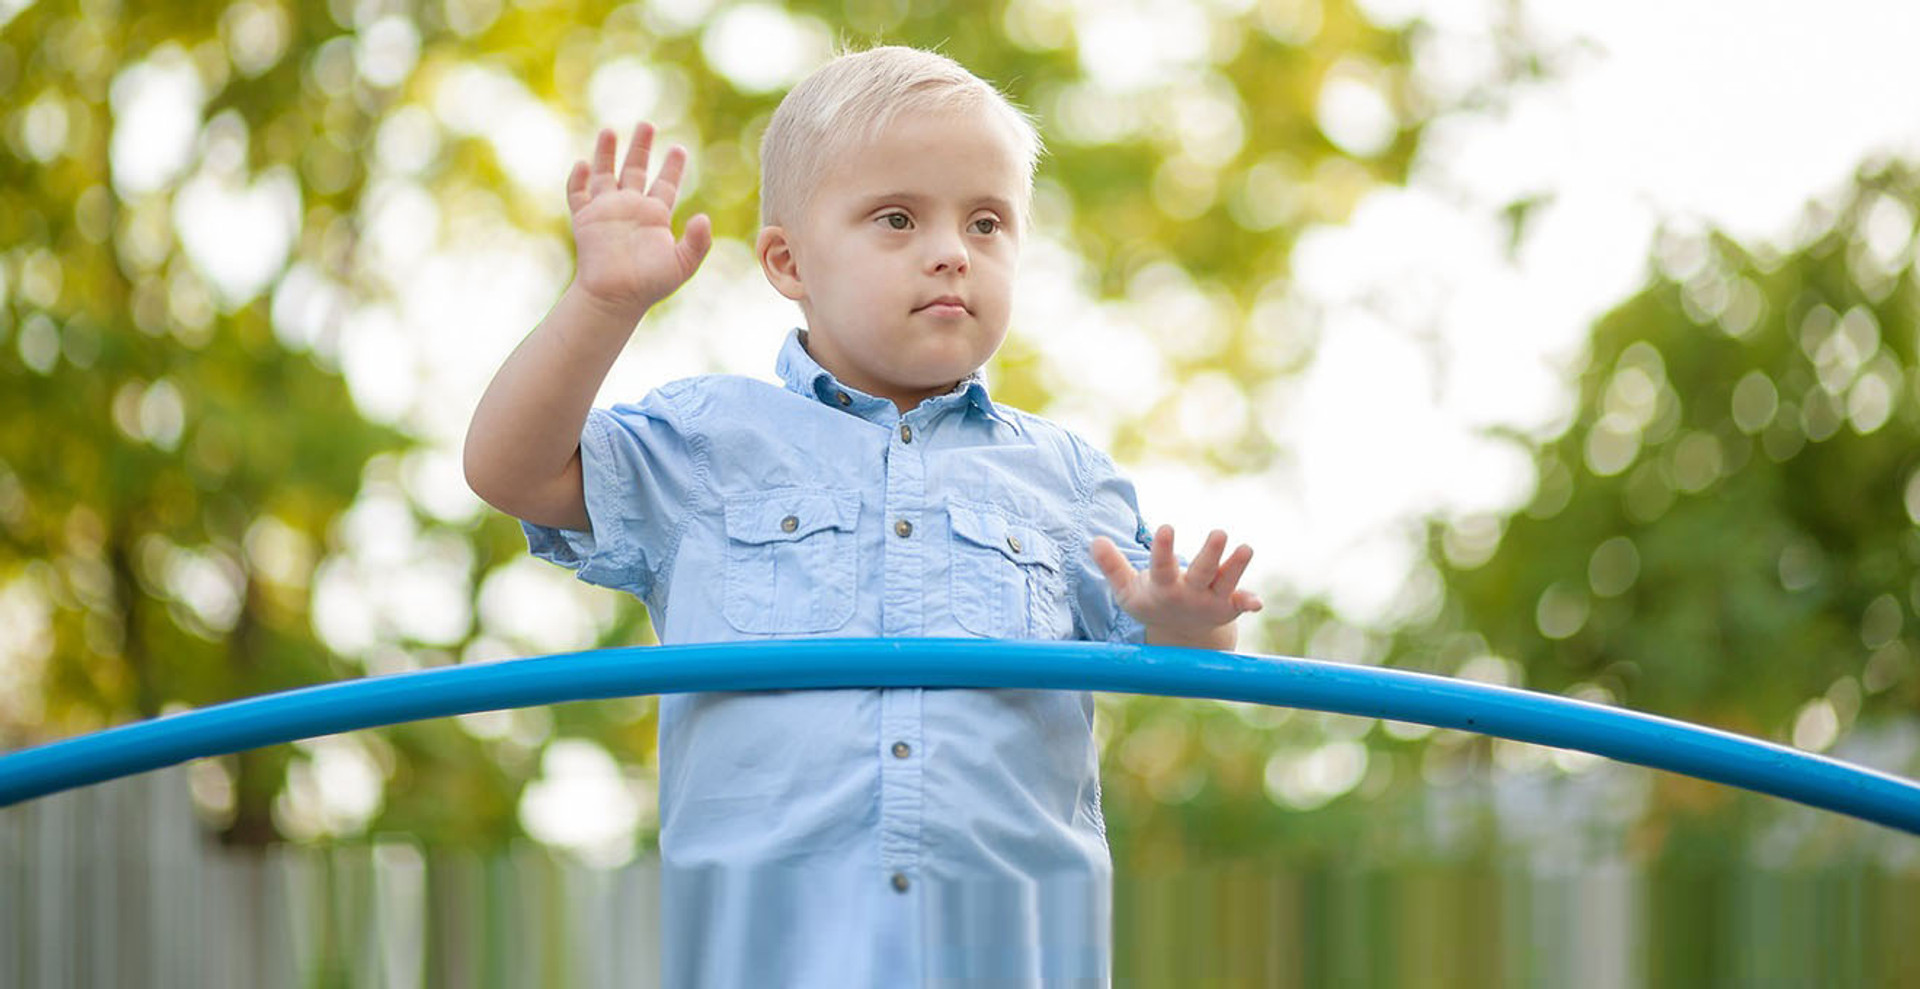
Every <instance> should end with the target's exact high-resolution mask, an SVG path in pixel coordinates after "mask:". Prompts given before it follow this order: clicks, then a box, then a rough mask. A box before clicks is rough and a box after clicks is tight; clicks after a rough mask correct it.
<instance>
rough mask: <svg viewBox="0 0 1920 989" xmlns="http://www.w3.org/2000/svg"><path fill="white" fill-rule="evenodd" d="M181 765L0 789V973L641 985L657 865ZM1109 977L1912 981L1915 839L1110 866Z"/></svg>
mask: <svg viewBox="0 0 1920 989" xmlns="http://www.w3.org/2000/svg"><path fill="white" fill-rule="evenodd" d="M188 794H189V790H188V784H187V772H186V770H185V769H184V768H183V767H175V768H172V769H167V770H162V771H158V772H154V773H148V774H145V775H141V776H135V777H129V778H126V779H122V780H117V781H114V782H111V783H106V784H101V785H97V786H91V787H85V788H82V789H79V790H74V791H71V792H67V793H62V794H57V795H54V796H50V797H46V798H43V799H40V800H34V801H29V802H27V803H24V804H19V805H16V806H13V807H9V808H6V809H4V810H0V989H16V987H18V989H93V987H115V989H118V987H123V986H140V987H148V986H151V987H158V989H174V987H179V989H229V987H231V989H275V987H281V986H288V987H301V989H306V987H335V986H342V987H344V986H352V987H355V989H359V987H369V989H425V987H429V986H431V987H440V986H456V987H463V989H464V987H477V989H484V987H499V989H517V987H520V986H543V987H554V989H569V987H580V989H616V987H617V989H657V987H658V985H659V973H658V957H659V949H660V937H659V930H660V903H659V896H660V876H659V866H658V862H657V861H656V860H655V859H653V858H651V857H645V856H643V857H640V858H636V859H635V860H633V861H631V862H628V863H627V864H625V865H623V866H620V867H619V868H611V869H609V868H597V867H594V866H591V865H587V864H584V863H582V862H580V861H577V860H574V859H572V858H569V857H567V856H564V855H559V854H556V853H552V852H550V851H548V850H546V849H543V848H541V847H539V846H535V845H531V844H523V845H520V846H516V847H514V848H513V849H511V850H509V851H507V852H505V853H502V854H496V855H485V856H482V855H478V854H475V853H472V852H468V851H462V850H457V849H428V848H423V847H421V846H419V845H418V844H416V843H414V842H413V841H412V840H411V839H408V838H405V837H400V836H381V837H377V838H375V839H374V840H372V841H371V842H362V843H357V844H353V845H343V846H337V847H330V848H312V847H302V846H276V847H273V848H269V849H266V850H258V849H248V850H236V849H230V848H225V847H222V846H221V845H220V844H219V843H218V842H217V841H215V840H213V839H212V838H211V837H210V836H209V835H208V834H207V832H206V829H205V828H204V827H203V826H202V825H201V823H200V822H199V821H198V820H197V818H196V817H195V814H194V810H193V807H192V804H191V800H190V797H189V795H188ZM1114 905H1115V914H1114V917H1115V928H1116V930H1115V934H1114V945H1115V974H1116V976H1117V979H1116V985H1121V984H1125V985H1134V986H1143V987H1144V986H1184V985H1193V984H1201V983H1204V984H1208V985H1219V986H1260V987H1286V986H1316V985H1329V984H1340V985H1350V986H1391V987H1398V986H1420V987H1430V986H1440V987H1447V986H1463V987H1464V986H1472V987H1475V989H1484V987H1491V986H1504V985H1511V986H1534V985H1554V986H1569V987H1582V989H1584V987H1591V989H1613V987H1619V986H1633V985H1648V984H1659V985H1706V984H1748V983H1751V982H1753V981H1754V980H1764V979H1767V978H1774V979H1785V980H1786V981H1785V983H1783V984H1796V985H1813V984H1824V985H1874V986H1894V987H1907V989H1920V953H1915V952H1913V951H1912V950H1911V940H1912V932H1913V931H1915V930H1920V862H1916V861H1915V860H1914V859H1909V860H1908V862H1907V864H1906V865H1904V866H1902V865H1899V864H1886V865H1884V866H1881V867H1874V868H1869V867H1866V866H1864V865H1862V864H1861V863H1860V862H1858V861H1855V862H1853V864H1842V865H1840V866H1838V867H1821V866H1818V865H1817V864H1810V865H1809V867H1808V868H1807V869H1806V870H1805V871H1804V872H1787V871H1782V870H1780V869H1778V868H1774V869H1767V868H1761V867H1759V866H1753V867H1749V868H1744V869H1739V870H1735V871H1732V872H1728V871H1725V870H1721V871H1715V870H1710V869H1709V870H1702V871H1700V873H1699V874H1697V875H1695V874H1687V873H1681V874H1661V873H1649V872H1648V871H1647V870H1645V869H1643V868H1641V867H1638V866H1635V865H1633V864H1631V863H1629V862H1626V861H1624V860H1615V859H1607V858H1604V857H1601V858H1598V859H1593V858H1583V856H1581V855H1575V854H1569V855H1566V856H1562V857H1556V858H1551V859H1538V858H1536V859H1533V860H1531V861H1530V860H1529V859H1528V857H1527V856H1524V855H1516V856H1514V857H1513V858H1512V859H1511V860H1510V861H1505V862H1501V863H1497V864H1486V863H1481V864H1477V865H1476V864H1469V863H1464V862H1433V863H1414V862H1396V863H1391V864H1377V863H1367V862H1323V863H1281V864H1276V865H1274V866H1272V867H1271V868H1266V867H1250V866H1244V865H1237V866H1230V867H1220V866H1211V867H1203V868H1194V869H1188V870H1183V871H1180V872H1176V873H1172V874H1166V875H1160V876H1138V875H1128V874H1125V873H1122V874H1120V875H1118V876H1117V877H1116V880H1115V890H1114Z"/></svg>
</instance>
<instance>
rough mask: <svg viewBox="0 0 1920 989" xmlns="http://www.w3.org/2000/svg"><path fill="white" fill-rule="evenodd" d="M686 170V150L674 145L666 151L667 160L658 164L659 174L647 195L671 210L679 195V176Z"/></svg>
mask: <svg viewBox="0 0 1920 989" xmlns="http://www.w3.org/2000/svg"><path fill="white" fill-rule="evenodd" d="M686 170H687V149H686V148H683V147H681V146H680V145H678V144H676V145H674V146H673V147H671V148H668V149H667V160H666V161H663V162H661V163H660V174H659V175H658V176H655V177H654V180H653V186H652V187H651V188H649V189H648V190H647V195H649V196H652V197H653V198H655V199H658V200H660V201H661V202H663V203H666V204H667V208H668V209H672V208H673V201H674V199H675V198H677V197H678V196H679V195H680V176H681V175H683V174H685V172H686Z"/></svg>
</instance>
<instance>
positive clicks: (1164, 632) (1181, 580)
mask: <svg viewBox="0 0 1920 989" xmlns="http://www.w3.org/2000/svg"><path fill="white" fill-rule="evenodd" d="M1226 548H1227V534H1226V533H1225V532H1223V531H1221V530H1219V529H1215V530H1213V533H1212V534H1211V535H1209V536H1207V541H1206V543H1205V544H1204V545H1202V546H1201V547H1200V553H1199V554H1198V555H1197V556H1195V557H1194V558H1193V561H1192V562H1191V563H1189V564H1188V565H1187V569H1186V572H1185V573H1182V572H1181V571H1180V561H1179V560H1177V559H1175V558H1174V555H1173V526H1170V525H1163V526H1161V527H1160V530H1159V531H1158V532H1156V533H1155V534H1154V537H1153V555H1152V557H1151V559H1150V561H1149V564H1148V567H1147V569H1145V570H1135V569H1134V568H1133V565H1132V564H1130V563H1128V562H1127V558H1126V557H1125V556H1123V555H1121V553H1120V549H1119V547H1117V546H1115V545H1114V544H1113V541H1112V540H1110V539H1108V538H1107V537H1105V536H1100V537H1097V538H1095V539H1094V541H1093V545H1092V546H1091V547H1090V549H1091V551H1092V553H1093V562H1094V563H1096V564H1098V565H1099V567H1100V572H1101V573H1103V574H1105V575H1106V578H1107V583H1108V584H1109V585H1111V586H1112V587H1113V596H1114V599H1115V600H1116V601H1118V602H1119V604H1120V607H1121V608H1123V609H1125V610H1126V612H1127V614H1129V615H1132V616H1133V617H1134V618H1136V619H1138V620H1139V621H1140V624H1142V625H1145V626H1146V628H1147V642H1148V643H1150V644H1153V645H1179V646H1193V647H1195V648H1201V649H1231V648H1233V645H1234V642H1235V641H1236V636H1235V633H1234V628H1233V621H1234V619H1236V618H1238V617H1240V616H1241V615H1242V614H1245V613H1247V612H1250V611H1259V610H1260V608H1261V604H1260V596H1259V595H1257V594H1255V593H1253V592H1252V591H1248V590H1241V589H1238V585H1239V583H1240V577H1241V575H1242V574H1244V573H1246V571H1247V563H1248V561H1250V560H1252V559H1253V549H1252V548H1251V547H1248V546H1245V545H1242V546H1241V547H1240V548H1238V549H1236V550H1234V551H1233V555H1232V556H1229V557H1227V559H1226V562H1224V563H1222V562H1221V560H1220V554H1221V553H1222V552H1224V551H1225V550H1226Z"/></svg>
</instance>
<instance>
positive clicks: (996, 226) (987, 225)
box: [971, 216, 1000, 234]
mask: <svg viewBox="0 0 1920 989" xmlns="http://www.w3.org/2000/svg"><path fill="white" fill-rule="evenodd" d="M971 226H972V227H973V232H974V233H977V234H991V233H998V232H999V231H1000V221H999V220H997V219H995V218H994V217H991V216H983V217H981V218H980V219H978V220H975V221H973V223H972V224H971Z"/></svg>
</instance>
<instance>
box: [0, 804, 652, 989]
mask: <svg viewBox="0 0 1920 989" xmlns="http://www.w3.org/2000/svg"><path fill="white" fill-rule="evenodd" d="M204 831H205V829H204V828H203V827H202V826H201V825H200V823H199V822H198V820H197V819H196V817H195V815H194V812H193V808H192V806H191V804H190V797H189V796H188V788H187V777H186V771H185V769H184V767H174V768H171V769H166V770H160V771H156V772H152V773H147V774H144V775H141V776H135V777H129V778H126V779H121V780H116V781H113V782H111V783H103V784H99V785H96V786H91V787H84V788H82V789H79V790H74V791H70V792H67V793H61V794H56V795H54V796H50V797H46V798H44V799H41V800H34V801H28V802H26V803H24V804H20V805H17V806H14V807H9V808H5V809H0V989H14V987H21V989H29V987H30V989H67V987H73V989H126V987H134V986H152V987H160V989H171V987H181V989H229V987H231V989H271V987H278V986H301V987H313V986H352V987H355V989H362V987H364V989H386V987H395V989H398V987H409V989H411V987H418V986H500V987H519V986H554V987H568V986H578V987H582V989H599V987H614V986H618V987H621V989H629V987H651V986H655V985H656V984H657V982H658V961H657V959H658V952H659V914H658V905H659V873H658V869H657V867H656V866H655V864H654V863H653V861H652V860H649V859H640V860H637V861H635V862H633V863H630V864H628V865H627V866H625V867H623V868H619V869H598V868H593V867H589V866H585V865H581V864H579V863H576V862H572V861H570V860H565V859H562V858H559V857H556V856H553V855H551V854H549V853H547V852H546V851H544V850H541V849H538V848H532V847H527V848H520V849H516V850H514V851H512V852H509V853H506V854H500V855H489V856H481V855H478V854H473V853H463V852H458V851H437V850H429V849H422V848H420V847H419V846H417V845H415V844H413V843H411V842H407V841H398V840H390V841H375V842H373V843H371V844H363V845H353V846H341V847H332V848H325V849H318V848H303V847H297V846H276V847H272V848H267V849H234V848H226V847H222V846H221V845H220V844H219V843H218V842H216V841H214V840H213V839H212V838H210V837H209V836H207V835H206V834H205V833H204Z"/></svg>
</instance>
